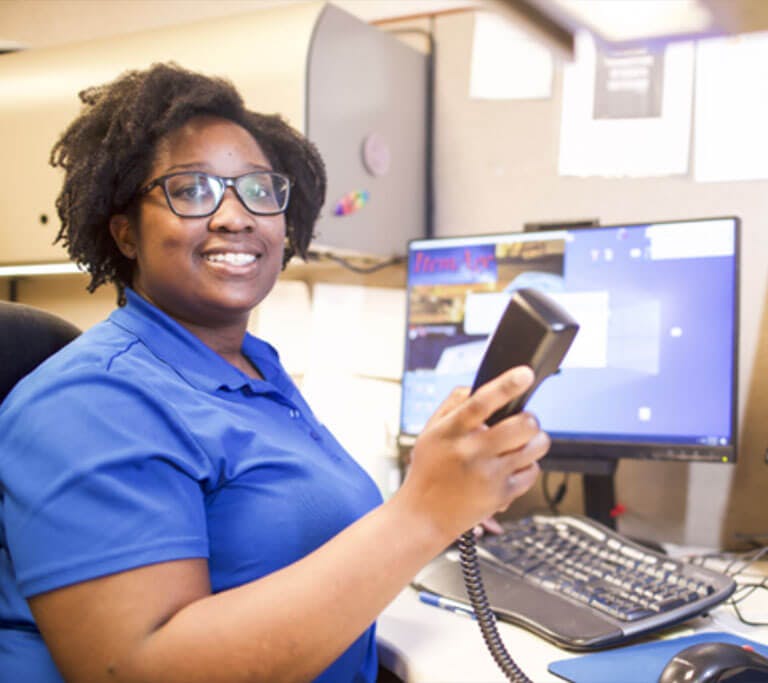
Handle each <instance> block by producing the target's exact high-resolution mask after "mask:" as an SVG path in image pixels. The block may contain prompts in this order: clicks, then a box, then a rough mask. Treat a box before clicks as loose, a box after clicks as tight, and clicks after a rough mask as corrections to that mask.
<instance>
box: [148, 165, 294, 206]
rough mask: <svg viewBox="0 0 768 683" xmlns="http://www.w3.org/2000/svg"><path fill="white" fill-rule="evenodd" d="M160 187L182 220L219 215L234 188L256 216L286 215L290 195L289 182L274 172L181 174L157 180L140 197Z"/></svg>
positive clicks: (285, 177)
mask: <svg viewBox="0 0 768 683" xmlns="http://www.w3.org/2000/svg"><path fill="white" fill-rule="evenodd" d="M158 185H160V186H161V187H162V188H163V192H165V199H166V201H167V202H168V206H169V207H170V209H171V211H173V213H175V214H176V215H177V216H181V217H182V218H204V217H205V216H210V215H212V214H214V213H216V211H217V210H218V208H219V206H221V200H222V199H223V198H224V193H225V192H226V190H227V188H228V187H233V188H234V189H235V194H236V195H237V198H238V199H239V200H240V201H241V202H242V203H243V206H244V207H245V208H246V209H248V211H250V212H251V213H253V214H256V215H257V216H274V215H276V214H278V213H283V212H284V211H285V210H286V208H287V207H288V198H289V197H290V193H291V180H290V178H289V177H288V176H286V175H283V174H282V173H276V172H274V171H253V172H251V173H246V174H244V175H241V176H238V177H237V178H222V177H221V176H217V175H212V174H210V173H202V172H201V171H182V172H180V173H170V174H169V175H164V176H160V177H159V178H155V179H154V180H153V181H151V182H150V183H149V184H148V185H145V186H144V187H143V188H142V189H141V190H139V196H142V195H145V194H147V192H150V191H151V190H152V189H153V188H155V187H157V186H158Z"/></svg>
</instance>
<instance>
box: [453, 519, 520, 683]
mask: <svg viewBox="0 0 768 683" xmlns="http://www.w3.org/2000/svg"><path fill="white" fill-rule="evenodd" d="M459 559H460V561H461V572H462V574H463V575H464V585H465V587H466V590H467V595H468V596H469V602H470V603H471V605H472V609H473V610H474V612H475V618H476V619H477V623H478V625H479V626H480V631H481V632H482V634H483V640H484V641H485V644H486V646H487V647H488V650H489V651H490V653H491V656H492V657H493V659H494V661H495V662H496V664H498V665H499V668H500V669H501V670H502V671H503V672H504V675H505V676H506V677H507V678H508V679H509V680H510V681H511V683H533V681H531V679H530V678H528V676H526V675H525V674H524V673H523V672H522V671H521V670H520V669H519V667H518V666H517V664H515V662H514V661H513V659H512V657H511V655H510V654H509V652H508V651H507V648H506V647H505V646H504V643H503V642H502V640H501V635H499V629H498V628H497V626H496V615H495V614H494V613H493V610H492V609H491V606H490V604H489V603H488V596H487V595H486V594H485V587H484V586H483V577H482V576H481V574H480V567H479V565H478V563H477V545H476V543H475V535H474V533H473V532H472V531H471V530H470V531H467V532H465V533H463V534H462V535H461V537H460V538H459Z"/></svg>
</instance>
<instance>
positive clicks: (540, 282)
mask: <svg viewBox="0 0 768 683" xmlns="http://www.w3.org/2000/svg"><path fill="white" fill-rule="evenodd" d="M738 265H739V221H738V219H737V218H733V217H725V218H708V219H700V220H685V221H674V222H672V221H669V222H658V223H642V224H627V225H612V226H603V227H579V228H571V229H563V230H558V229H555V230H546V231H542V232H523V233H521V232H511V233H506V234H495V235H473V236H466V237H445V238H433V239H422V240H415V241H412V242H411V243H410V244H409V249H408V285H407V287H408V316H407V334H406V348H405V369H404V373H403V387H402V388H403V392H402V411H401V422H400V432H401V443H402V444H403V445H408V443H409V442H412V441H413V437H415V435H418V434H419V432H420V431H421V430H422V428H423V427H424V424H425V422H426V420H427V419H428V418H429V416H430V415H431V414H432V412H433V411H434V410H435V409H436V408H437V406H438V405H439V404H440V402H441V401H442V400H443V399H444V398H445V397H446V396H447V395H448V393H449V392H450V391H451V389H452V388H453V387H455V386H459V385H465V386H471V384H472V380H473V378H474V374H475V371H476V369H477V367H478V365H479V362H480V359H481V357H482V354H483V351H484V349H485V345H486V342H487V339H488V337H489V335H490V333H491V332H492V331H493V329H494V327H495V324H496V322H497V321H498V319H499V317H500V315H501V312H502V311H503V310H504V307H505V305H506V303H507V301H508V299H509V297H510V296H511V293H512V292H514V290H515V289H518V288H522V287H533V288H535V289H539V290H540V291H542V292H545V293H546V294H548V295H549V296H551V297H552V298H553V299H554V300H556V301H557V302H558V303H559V304H561V305H562V306H563V307H564V308H565V309H566V310H567V311H568V312H569V313H570V314H571V315H572V316H573V317H574V318H575V319H576V320H577V321H578V322H579V325H580V330H579V333H578V335H577V337H576V339H575V341H574V343H573V345H572V347H571V349H570V351H569V352H568V354H567V355H566V357H565V359H564V361H563V363H562V366H561V369H560V371H559V372H558V373H556V374H555V375H553V376H551V377H549V378H548V379H547V380H546V381H544V383H543V384H542V385H541V386H540V387H539V389H538V390H537V392H536V393H535V394H534V396H533V398H532V399H531V400H530V402H529V404H528V408H529V409H530V410H531V411H532V412H534V413H536V415H537V416H538V418H539V420H540V421H541V425H542V427H543V428H544V429H545V430H546V431H547V432H548V433H549V434H550V436H551V437H552V448H551V450H550V453H551V454H552V455H553V456H571V455H572V456H578V457H584V456H600V457H608V458H619V457H638V458H660V459H689V460H710V461H718V462H733V461H734V460H735V458H736V431H737V430H736V423H737V410H736V397H737V393H736V392H737V386H736V385H737V367H736V354H737V341H738V339H737V337H738Z"/></svg>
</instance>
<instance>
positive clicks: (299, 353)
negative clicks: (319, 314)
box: [248, 280, 312, 376]
mask: <svg viewBox="0 0 768 683" xmlns="http://www.w3.org/2000/svg"><path fill="white" fill-rule="evenodd" d="M311 323H312V307H311V304H310V297H309V287H308V286H307V284H306V283H305V282H302V281H300V280H278V281H277V283H276V284H275V286H274V288H273V289H272V291H271V292H270V294H269V296H268V297H267V298H266V299H264V301H263V302H262V303H261V304H259V306H258V307H257V308H256V310H255V311H254V314H253V316H252V317H251V320H250V322H249V325H248V329H249V331H250V332H251V334H253V335H255V336H257V337H260V338H261V339H264V340H265V341H267V342H269V343H270V344H272V346H274V347H275V348H276V349H277V351H278V353H279V354H280V361H281V362H282V364H283V366H284V367H285V369H286V370H287V371H288V373H289V374H291V375H294V376H295V375H301V374H303V373H304V371H305V369H306V366H307V361H308V358H309V329H310V325H311Z"/></svg>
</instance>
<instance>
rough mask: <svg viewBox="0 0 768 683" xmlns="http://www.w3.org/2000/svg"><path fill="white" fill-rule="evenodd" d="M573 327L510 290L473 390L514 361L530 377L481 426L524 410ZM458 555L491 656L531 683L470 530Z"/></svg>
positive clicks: (517, 682) (545, 302) (541, 297)
mask: <svg viewBox="0 0 768 683" xmlns="http://www.w3.org/2000/svg"><path fill="white" fill-rule="evenodd" d="M578 330H579V325H578V323H577V322H576V321H575V320H574V319H573V318H572V317H571V316H570V315H569V314H568V313H567V312H566V311H564V310H563V309H562V307H561V306H559V305H558V304H557V303H555V302H554V301H553V300H552V299H551V298H549V297H548V296H546V295H545V294H542V293H541V292H539V291H537V290H535V289H518V290H517V291H515V293H514V294H513V295H512V298H511V299H510V300H509V303H508V304H507V307H506V309H505V310H504V313H503V315H502V316H501V319H500V320H499V322H498V323H497V325H496V330H495V331H494V333H493V335H492V336H491V338H490V340H489V342H488V346H487V347H486V349H485V353H484V355H483V360H482V361H481V363H480V367H479V368H478V370H477V374H476V375H475V381H474V383H473V385H472V392H473V393H474V392H475V390H477V389H478V387H481V386H482V385H483V384H485V383H486V382H488V381H490V380H492V379H493V378H494V377H497V376H498V375H500V374H501V373H502V372H505V371H506V370H509V369H510V368H513V367H515V366H518V365H528V366H530V368H531V369H532V370H533V373H534V380H533V384H532V385H531V387H530V388H529V389H528V391H526V392H525V393H524V394H523V395H522V396H520V397H519V398H517V399H515V400H513V401H510V402H509V403H508V404H507V405H506V406H503V407H502V408H500V409H499V410H497V411H496V412H495V413H494V414H493V415H491V416H490V417H489V418H488V419H487V420H486V424H488V425H489V426H490V425H493V424H496V423H497V422H499V421H500V420H503V419H504V418H505V417H508V416H510V415H513V414H515V413H519V412H520V411H521V410H522V409H523V407H524V406H525V404H526V403H527V401H528V399H529V398H530V397H531V395H532V394H533V392H534V391H536V389H537V388H538V387H539V385H540V384H541V383H542V382H543V381H544V380H545V379H546V378H547V377H549V376H550V375H552V374H554V373H555V372H557V371H558V369H559V367H560V363H562V361H563V358H565V354H566V353H567V352H568V349H569V348H570V346H571V343H572V342H573V340H574V338H575V337H576V333H577V332H578ZM459 555H460V560H461V569H462V573H463V575H464V585H465V587H466V590H467V595H468V596H469V601H470V603H471V604H472V608H473V610H474V612H475V617H476V618H477V623H478V625H479V626H480V630H481V632H482V634H483V639H484V640H485V644H486V645H487V646H488V650H489V651H490V653H491V655H492V656H493V659H494V660H495V661H496V663H497V664H498V665H499V668H500V669H501V670H502V671H503V672H504V674H505V675H506V677H507V678H508V679H509V680H510V681H512V682H513V683H532V682H531V680H530V679H529V678H528V677H527V676H526V675H525V674H524V673H523V672H522V671H521V670H520V669H519V668H518V666H517V665H516V664H515V662H514V661H513V659H512V657H511V656H510V654H509V652H507V649H506V648H505V647H504V643H503V642H502V640H501V636H500V635H499V631H498V628H497V627H496V615H495V614H494V613H493V611H492V610H491V607H490V605H489V603H488V598H487V596H486V594H485V588H484V586H483V579H482V576H481V574H480V567H479V565H478V563H477V548H476V546H475V536H474V534H473V533H472V531H471V530H470V531H467V532H466V533H464V534H463V535H462V536H461V538H460V539H459Z"/></svg>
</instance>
